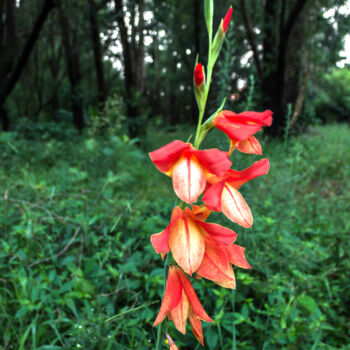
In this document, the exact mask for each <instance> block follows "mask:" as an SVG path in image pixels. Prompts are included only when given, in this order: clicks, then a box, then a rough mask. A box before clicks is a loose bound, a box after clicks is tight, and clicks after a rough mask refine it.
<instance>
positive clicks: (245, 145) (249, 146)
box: [236, 136, 262, 156]
mask: <svg viewBox="0 0 350 350" xmlns="http://www.w3.org/2000/svg"><path fill="white" fill-rule="evenodd" d="M236 148H237V150H238V151H240V152H243V153H250V154H258V155H260V156H261V155H262V149H261V145H260V142H259V141H258V140H257V139H256V138H255V137H254V136H249V137H248V138H247V139H246V140H244V141H240V142H239V143H238V144H237V146H236Z"/></svg>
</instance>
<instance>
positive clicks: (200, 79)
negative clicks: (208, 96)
mask: <svg viewBox="0 0 350 350" xmlns="http://www.w3.org/2000/svg"><path fill="white" fill-rule="evenodd" d="M193 79H194V83H195V85H196V86H197V87H200V86H201V85H202V84H203V83H204V79H205V78H204V71H203V66H202V64H201V63H198V64H197V65H196V68H195V69H194V77H193Z"/></svg>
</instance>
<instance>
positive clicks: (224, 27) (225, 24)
mask: <svg viewBox="0 0 350 350" xmlns="http://www.w3.org/2000/svg"><path fill="white" fill-rule="evenodd" d="M232 12H233V9H232V7H230V9H229V10H228V11H227V13H226V16H225V18H224V20H223V22H222V30H223V32H224V33H226V32H227V29H228V26H229V24H230V21H231V16H232Z"/></svg>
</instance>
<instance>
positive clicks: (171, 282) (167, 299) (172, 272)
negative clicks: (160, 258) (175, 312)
mask: <svg viewBox="0 0 350 350" xmlns="http://www.w3.org/2000/svg"><path fill="white" fill-rule="evenodd" d="M181 296H182V285H181V282H180V279H179V276H178V272H177V270H176V267H175V266H170V268H169V274H168V280H167V283H166V286H165V292H164V296H163V301H162V305H161V306H160V310H159V313H158V316H157V318H156V320H155V321H154V323H153V327H154V326H156V325H158V324H159V323H161V322H162V321H163V320H164V318H165V316H166V314H167V313H168V312H169V311H170V310H172V309H173V308H175V307H176V306H177V305H178V303H179V302H180V299H181Z"/></svg>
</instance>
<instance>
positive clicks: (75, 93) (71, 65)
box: [58, 6, 84, 131]
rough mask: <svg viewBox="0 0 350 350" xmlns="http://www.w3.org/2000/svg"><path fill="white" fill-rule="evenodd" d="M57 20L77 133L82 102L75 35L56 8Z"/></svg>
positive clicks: (81, 122) (82, 122)
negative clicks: (60, 32)
mask: <svg viewBox="0 0 350 350" xmlns="http://www.w3.org/2000/svg"><path fill="white" fill-rule="evenodd" d="M58 13H59V20H60V26H61V31H62V42H63V46H64V50H65V55H66V66H67V71H68V78H69V82H70V85H71V98H72V110H73V122H74V125H75V126H76V128H77V129H78V130H79V131H82V130H83V128H84V114H83V101H82V98H81V95H80V91H79V83H80V80H81V73H80V63H79V49H78V42H77V38H76V33H75V32H74V31H72V29H71V27H70V23H69V20H68V17H67V15H66V13H65V11H64V9H63V8H62V6H58Z"/></svg>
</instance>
